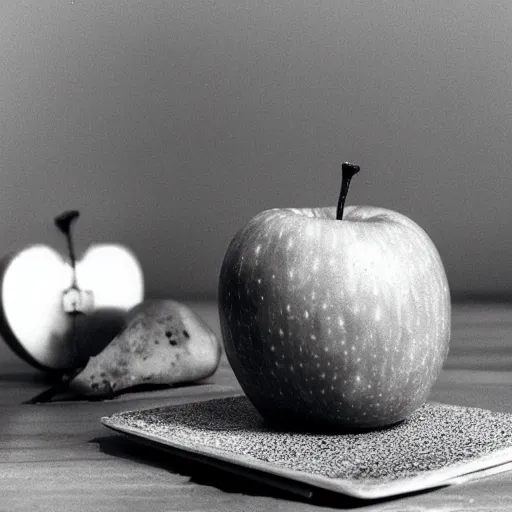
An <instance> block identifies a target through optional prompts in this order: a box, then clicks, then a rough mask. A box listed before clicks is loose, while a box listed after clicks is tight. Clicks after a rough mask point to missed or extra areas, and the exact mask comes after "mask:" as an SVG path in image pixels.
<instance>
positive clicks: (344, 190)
mask: <svg viewBox="0 0 512 512" xmlns="http://www.w3.org/2000/svg"><path fill="white" fill-rule="evenodd" d="M358 172H359V166H358V165H355V164H351V163H349V162H344V163H343V164H342V165H341V191H340V197H339V199H338V208H337V210H336V220H343V209H344V208H345V200H346V199H347V194H348V187H349V186H350V180H351V179H352V176H354V174H357V173H358Z"/></svg>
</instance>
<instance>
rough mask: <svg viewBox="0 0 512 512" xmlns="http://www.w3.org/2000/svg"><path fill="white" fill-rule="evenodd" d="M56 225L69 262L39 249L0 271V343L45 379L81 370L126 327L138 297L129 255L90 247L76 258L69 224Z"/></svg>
mask: <svg viewBox="0 0 512 512" xmlns="http://www.w3.org/2000/svg"><path fill="white" fill-rule="evenodd" d="M77 217H78V212H76V211H71V212H65V213H63V214H62V215H60V216H59V217H57V219H56V220H55V222H56V224H57V227H58V228H59V229H60V230H61V231H62V232H63V233H64V235H65V236H66V239H67V242H68V255H67V257H64V256H63V255H61V254H59V253H58V252H56V251H55V250H54V249H52V248H51V247H48V246H46V245H42V244H36V245H32V246H30V247H26V248H24V249H22V250H21V251H19V252H16V253H12V254H9V255H8V256H7V257H5V258H4V259H3V261H2V264H1V265H0V335H1V336H2V337H3V338H4V340H5V341H6V342H7V344H8V345H9V346H10V347H11V348H12V349H13V350H14V352H15V353H16V354H18V355H19V356H20V357H21V358H23V359H24V360H25V361H27V362H28V363H30V364H31V365H33V366H34V367H36V368H38V369H40V370H44V371H48V372H56V373H61V372H66V371H69V370H72V369H75V368H78V367H80V366H83V365H84V364H85V363H86V362H87V360H88V359H89V357H91V356H93V355H95V354H97V353H98V352H100V351H101V350H102V349H103V348H104V347H105V346H106V345H107V344H108V343H109V342H110V341H111V340H112V338H113V337H114V336H116V334H117V333H118V332H119V331H120V330H121V329H122V328H123V327H124V325H125V316H126V313H127V311H128V310H129V309H131V308H132V307H133V306H135V305H136V304H138V303H140V302H141V301H142V299H143V295H144V282H143V275H142V270H141V267H140V264H139V262H138V261H137V258H136V257H135V255H134V254H133V253H132V252H131V251H130V250H129V249H127V248H126V247H123V246H122V245H119V244H97V245H92V246H90V247H89V248H88V249H87V250H86V251H85V252H84V254H83V255H82V256H81V258H80V259H79V260H78V261H77V260H76V258H75V253H74V247H73V242H72V237H71V232H70V229H71V224H72V222H73V221H74V220H76V218H77Z"/></svg>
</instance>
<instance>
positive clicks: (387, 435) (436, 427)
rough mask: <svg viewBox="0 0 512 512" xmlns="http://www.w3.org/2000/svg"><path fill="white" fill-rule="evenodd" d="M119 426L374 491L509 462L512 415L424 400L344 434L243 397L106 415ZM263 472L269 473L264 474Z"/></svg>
mask: <svg viewBox="0 0 512 512" xmlns="http://www.w3.org/2000/svg"><path fill="white" fill-rule="evenodd" d="M101 421H102V423H103V424H104V425H105V426H107V427H109V428H112V429H114V430H116V431H120V432H122V433H125V434H129V435H131V436H135V437H136V438H137V439H138V440H140V441H143V442H144V441H146V442H150V443H152V444H156V445H157V446H161V447H162V448H166V449H168V450H169V449H170V451H171V452H176V450H178V452H179V453H180V454H184V455H186V456H191V457H192V458H196V459H197V458H199V459H202V460H203V461H206V462H208V461H210V462H211V463H214V465H220V466H223V467H225V468H226V469H230V468H231V470H233V468H235V470H236V471H237V472H240V473H242V474H243V473H246V474H247V476H249V477H256V478H259V479H260V480H261V479H263V480H265V479H266V480H267V481H269V483H272V479H274V480H275V482H276V485H277V486H278V487H283V486H284V487H286V483H287V482H288V483H290V485H291V486H292V487H291V490H293V485H296V486H297V487H296V489H301V488H302V489H305V490H306V491H305V494H306V495H310V494H308V490H309V491H310V490H311V489H313V490H314V489H315V488H322V489H327V490H330V491H334V492H339V493H342V494H346V495H350V496H355V497H358V498H365V499H373V498H382V497H389V496H393V495H397V494H403V493H409V492H415V491H419V490H423V489H428V488H432V487H438V486H441V485H448V484H453V483H457V482H461V481H466V480H469V479H472V478H475V477H479V476H482V475H486V474H489V473H498V472H501V471H506V470H509V469H511V467H512V464H511V462H512V414H505V413H496V412H491V411H488V410H484V409H476V408H468V407H459V406H453V405H445V404H439V403H427V404H425V405H424V406H423V407H421V408H420V409H419V410H417V411H416V412H415V413H414V414H413V415H412V416H411V417H410V418H409V419H408V420H406V421H405V422H403V423H401V424H399V425H395V426H393V427H391V428H389V429H385V430H379V431H373V432H367V433H360V434H344V435H326V434H307V433H291V432H282V431H275V430H272V429H270V428H269V427H268V426H267V425H266V424H265V423H264V422H263V420H262V419H261V417H260V416H259V414H258V413H257V412H256V410H255V409H254V407H253V406H252V404H251V403H250V402H249V401H248V400H247V398H246V397H245V396H238V397H232V398H222V399H215V400H209V401H206V402H198V403H193V404H187V405H179V406H175V407H164V408H157V409H148V410H137V411H128V412H123V413H118V414H114V415H112V416H109V417H105V418H102V420H101ZM261 477H263V478H261Z"/></svg>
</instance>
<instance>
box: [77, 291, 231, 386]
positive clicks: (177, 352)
mask: <svg viewBox="0 0 512 512" xmlns="http://www.w3.org/2000/svg"><path fill="white" fill-rule="evenodd" d="M184 332H186V333H187V335H188V336H185V335H184V334H183V333H184ZM169 333H172V339H173V341H175V343H169ZM156 341H158V342H159V343H156ZM220 356H221V346H220V343H219V341H218V340H217V338H216V337H215V335H214V334H213V332H212V331H211V329H210V328H209V327H208V326H207V325H206V324H205V323H204V321H203V320H202V319H201V318H199V317H198V316H197V315H196V314H195V313H194V311H192V310H191V309H190V308H189V307H188V306H185V305H184V304H182V303H180V302H177V301H173V300H153V301H145V302H143V303H141V304H139V305H137V306H135V308H133V309H132V310H131V311H130V312H129V314H128V322H127V325H126V327H125V329H123V330H122V331H121V332H120V333H119V334H118V335H117V336H116V337H115V338H114V339H113V340H112V341H111V342H110V343H109V344H108V345H107V346H106V347H105V348H104V349H103V350H102V351H101V352H100V353H99V354H97V355H96V356H94V357H91V358H90V359H89V361H88V363H87V365H86V366H85V368H84V369H83V370H82V371H81V372H80V373H79V374H78V375H77V376H76V377H75V378H74V379H73V380H72V381H71V383H70V388H71V390H72V391H74V392H76V393H78V394H81V395H89V396H90V395H95V396H100V395H106V396H108V395H109V394H111V393H112V390H113V389H115V391H116V392H118V391H121V390H124V389H127V388H130V387H132V386H136V385H139V384H157V385H161V384H168V385H172V384H179V383H185V382H195V381H198V380H201V379H204V378H206V377H209V376H210V375H212V374H213V373H214V372H215V371H216V369H217V367H218V365H219V361H220Z"/></svg>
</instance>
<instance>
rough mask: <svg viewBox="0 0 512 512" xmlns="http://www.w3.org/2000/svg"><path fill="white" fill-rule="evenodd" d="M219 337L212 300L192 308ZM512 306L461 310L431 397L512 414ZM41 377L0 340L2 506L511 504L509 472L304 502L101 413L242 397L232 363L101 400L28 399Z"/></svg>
mask: <svg viewBox="0 0 512 512" xmlns="http://www.w3.org/2000/svg"><path fill="white" fill-rule="evenodd" d="M190 305H191V306H192V307H193V308H194V309H195V311H196V312H197V313H198V314H199V315H200V316H201V317H202V318H203V319H204V320H205V321H206V322H207V323H208V324H209V325H210V326H211V327H212V329H213V330H214V331H215V332H216V334H217V335H218V336H220V330H219V321H218V315H217V309H216V306H215V304H213V303H192V304H190ZM511 370H512V305H499V304H465V305H461V304H460V305H454V308H453V334H452V342H451V348H450V355H449V357H448V360H447V362H446V364H445V369H444V370H443V372H442V374H441V376H440V378H439V380H438V382H437V383H436V385H435V387H434V389H433V391H432V394H431V399H432V400H437V401H441V402H445V403H449V404H456V405H466V406H476V407H483V408H487V409H491V410H496V411H504V412H512V400H511V397H512V371H511ZM47 385H48V383H47V382H46V381H45V378H44V376H43V375H42V374H41V373H40V372H38V371H36V370H33V369H32V368H31V367H29V366H28V365H26V364H25V363H24V362H22V361H20V360H19V359H18V358H17V357H16V356H15V355H14V354H12V353H11V351H10V350H9V348H8V347H7V346H6V345H5V344H4V343H2V342H0V511H4V510H5V511H31V512H32V511H34V510H48V511H52V512H57V511H66V512H71V511H75V510H76V511H80V512H84V511H89V510H90V511H94V512H100V511H124V510H148V511H193V510H197V511H199V510H205V511H206V510H209V511H210V510H213V511H217V510H218V511H231V510H234V511H259V510H279V511H287V510H290V511H302V510H304V511H313V510H322V511H325V510H330V509H333V510H339V509H344V508H357V507H361V508H362V509H363V510H365V511H367V510H371V511H377V510H379V511H384V510H411V511H412V510H414V511H418V510H479V511H482V510H489V511H491V510H492V511H498V510H511V509H512V471H511V472H508V473H503V474H499V475H494V476H489V477H485V478H482V479H480V480H476V481H473V482H469V483H464V484H460V485H454V486H450V487H444V488H440V489H436V490H432V491H429V492H424V493H420V494H416V495H413V496H406V497H401V498H398V499H394V500H387V501H382V502H373V503H371V502H370V503H368V502H363V501H357V500H353V499H349V498H343V497H338V498H333V497H326V496H322V497H318V498H314V499H313V500H308V499H305V498H300V497H295V496H293V495H289V494H286V493H285V492H282V491H276V490H273V489H272V488H270V487H267V486H265V485H264V484H255V483H253V482H250V481H247V480H245V479H243V478H242V477H234V476H232V475H228V474H225V473H223V472H221V471H218V470H212V469H209V468H208V467H206V466H202V465H198V464H194V463H192V462H184V461H182V460H178V459H176V458H173V457H171V456H169V455H162V454H160V453H158V452H156V451H151V450H149V449H142V448H140V446H139V445H138V444H136V443H133V442H132V441H130V440H128V439H126V438H125V437H124V436H123V435H121V434H116V433H114V432H112V431H110V430H108V429H106V428H105V427H104V426H103V425H102V424H101V423H100V418H101V417H102V416H106V415H110V414H113V413H115V412H119V411H123V410H129V409H137V408H149V407H157V406H164V405H165V406H168V405H173V404H182V403H186V402H192V401H199V400H205V399H210V398H216V397H226V396H231V395H234V394H238V393H240V388H239V386H238V383H237V381H236V379H235V377H234V375H233V373H232V371H231V369H230V368H229V365H228V364H227V361H226V360H225V359H223V360H222V364H221V367H220V368H219V370H218V371H217V373H216V374H215V375H214V376H213V377H212V378H210V379H209V380H208V381H206V383H204V384H201V385H192V386H184V387H176V388H169V389H165V390H157V391H152V392H139V393H127V394H124V395H121V396H119V397H117V398H116V399H114V400H110V401H102V402H85V401H83V402H82V401H76V402H58V403H51V404H44V405H43V404H38V405H23V404H22V402H23V401H24V400H27V399H29V398H31V397H32V396H34V395H35V394H36V393H37V392H38V391H40V390H43V389H44V388H45V387H46V386H47Z"/></svg>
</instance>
